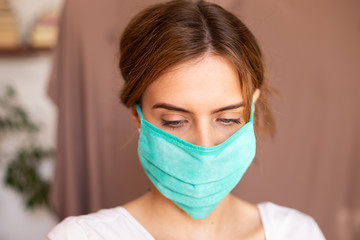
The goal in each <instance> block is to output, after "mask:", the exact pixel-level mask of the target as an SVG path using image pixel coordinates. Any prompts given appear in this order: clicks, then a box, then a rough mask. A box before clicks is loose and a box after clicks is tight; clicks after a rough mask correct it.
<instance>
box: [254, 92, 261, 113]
mask: <svg viewBox="0 0 360 240" xmlns="http://www.w3.org/2000/svg"><path fill="white" fill-rule="evenodd" d="M259 97H260V89H259V88H257V89H255V91H254V93H253V98H252V99H253V101H254V109H253V111H254V112H255V106H256V104H255V103H256V101H257V100H258V99H259Z"/></svg>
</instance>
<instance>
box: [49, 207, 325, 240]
mask: <svg viewBox="0 0 360 240" xmlns="http://www.w3.org/2000/svg"><path fill="white" fill-rule="evenodd" d="M257 206H258V208H259V211H260V216H261V221H262V223H263V226H264V230H265V237H266V240H288V239H292V240H304V239H306V240H315V239H316V240H322V239H325V237H324V236H323V234H322V232H321V230H320V229H319V227H318V225H317V224H316V222H315V221H314V219H313V218H311V217H310V216H308V215H306V214H304V213H301V212H299V211H297V210H294V209H290V208H286V207H282V206H279V205H276V204H274V203H271V202H265V203H260V204H258V205H257ZM48 238H49V239H50V240H58V239H61V240H70V239H74V240H75V239H76V240H84V239H91V240H95V239H96V240H97V239H136V240H154V239H155V238H154V237H153V236H151V234H150V233H149V232H148V231H147V230H146V229H145V228H144V227H143V226H142V225H141V224H140V223H139V222H138V221H137V220H136V219H135V218H134V217H133V216H132V215H131V214H130V213H129V212H128V211H127V210H126V209H125V208H123V207H116V208H112V209H104V210H101V211H99V212H96V213H92V214H88V215H83V216H78V217H68V218H66V219H65V220H64V221H62V222H61V223H60V224H58V225H57V226H55V227H54V228H53V229H52V230H51V232H50V233H49V235H48Z"/></svg>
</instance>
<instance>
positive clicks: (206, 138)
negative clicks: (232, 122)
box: [194, 124, 217, 147]
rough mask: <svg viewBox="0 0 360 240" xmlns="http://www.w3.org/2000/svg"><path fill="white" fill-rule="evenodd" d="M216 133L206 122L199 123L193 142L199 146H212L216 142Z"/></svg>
mask: <svg viewBox="0 0 360 240" xmlns="http://www.w3.org/2000/svg"><path fill="white" fill-rule="evenodd" d="M215 135H216V134H215V133H214V131H213V130H212V129H211V127H210V126H208V125H206V124H201V125H200V126H198V127H197V129H196V133H195V136H196V138H195V142H194V144H196V145H198V146H201V147H212V146H215V145H216V144H217V141H216V136H215Z"/></svg>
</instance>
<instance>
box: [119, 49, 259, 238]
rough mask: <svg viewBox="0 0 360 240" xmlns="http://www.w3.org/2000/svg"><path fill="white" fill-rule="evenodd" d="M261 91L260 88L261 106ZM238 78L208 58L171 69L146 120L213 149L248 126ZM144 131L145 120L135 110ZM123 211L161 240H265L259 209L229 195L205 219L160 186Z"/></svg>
mask: <svg viewBox="0 0 360 240" xmlns="http://www.w3.org/2000/svg"><path fill="white" fill-rule="evenodd" d="M259 95H260V90H259V89H256V90H255V92H254V95H253V101H254V103H256V101H257V99H258V97H259ZM242 102H243V98H242V93H241V85H240V81H239V79H238V74H237V71H236V69H235V68H234V66H233V65H232V64H231V63H230V62H229V61H228V60H226V59H225V58H223V57H221V56H217V55H213V54H207V55H205V56H203V57H201V58H197V59H193V60H190V61H188V62H185V63H181V64H179V65H178V66H175V67H174V68H172V69H170V70H169V71H167V72H166V73H164V74H163V75H162V76H160V78H159V79H157V80H156V81H154V82H153V83H152V84H150V86H149V87H148V88H147V89H146V90H145V92H144V94H143V96H142V106H141V108H142V112H143V115H144V118H145V119H146V120H147V121H149V122H150V123H152V124H153V125H155V126H156V127H159V128H161V129H163V130H164V131H167V132H169V133H170V134H173V135H175V136H177V137H179V138H181V139H183V140H185V141H188V142H190V143H193V144H196V145H199V146H203V147H211V146H214V145H217V144H220V143H222V142H223V141H225V140H226V139H227V138H229V137H230V136H231V135H232V134H233V133H235V132H236V131H237V130H238V129H240V128H241V127H242V126H243V125H244V124H245V123H246V121H245V119H244V118H243V108H244V107H243V105H242ZM132 116H133V118H134V121H135V125H136V127H137V128H138V130H139V131H140V119H139V116H138V114H137V112H136V110H135V109H133V111H132ZM124 207H125V208H126V209H127V210H128V211H129V212H130V213H131V214H132V215H133V216H134V217H135V218H136V219H137V220H138V221H139V222H140V223H141V224H142V225H143V226H144V227H145V228H146V229H147V230H148V231H149V233H150V234H151V235H152V236H154V237H155V238H156V239H160V240H161V239H208V240H211V239H261V240H263V239H265V234H264V229H263V226H262V223H261V218H260V214H259V210H258V208H257V207H256V206H255V205H253V204H250V203H248V202H246V201H243V200H241V199H239V198H237V197H235V196H233V195H232V194H228V195H227V196H226V197H225V198H224V199H223V200H222V201H221V202H220V203H219V204H218V206H217V207H216V208H215V209H214V210H213V211H212V212H211V213H210V215H209V216H207V217H206V218H204V219H200V220H194V219H192V218H191V217H190V216H189V215H188V214H187V213H186V212H184V211H183V210H182V209H180V208H179V207H177V206H176V205H175V204H174V203H173V202H172V201H171V200H169V199H167V198H166V197H164V196H163V195H162V194H161V193H160V192H159V191H158V190H157V189H156V188H155V187H152V188H151V190H150V191H149V192H147V193H146V194H144V195H143V196H141V197H140V198H138V199H136V200H134V201H131V202H129V203H127V204H125V205H124Z"/></svg>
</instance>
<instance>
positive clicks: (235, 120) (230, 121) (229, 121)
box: [218, 118, 241, 125]
mask: <svg viewBox="0 0 360 240" xmlns="http://www.w3.org/2000/svg"><path fill="white" fill-rule="evenodd" d="M218 121H219V122H221V123H222V124H224V125H232V124H241V122H240V118H219V119H218Z"/></svg>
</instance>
